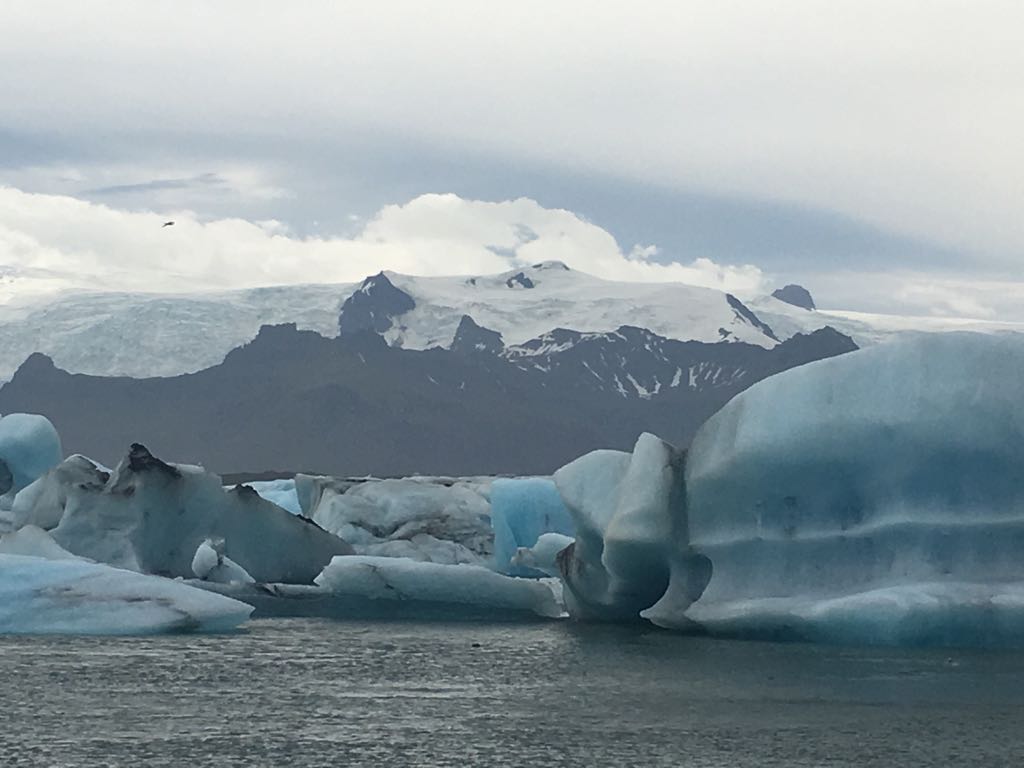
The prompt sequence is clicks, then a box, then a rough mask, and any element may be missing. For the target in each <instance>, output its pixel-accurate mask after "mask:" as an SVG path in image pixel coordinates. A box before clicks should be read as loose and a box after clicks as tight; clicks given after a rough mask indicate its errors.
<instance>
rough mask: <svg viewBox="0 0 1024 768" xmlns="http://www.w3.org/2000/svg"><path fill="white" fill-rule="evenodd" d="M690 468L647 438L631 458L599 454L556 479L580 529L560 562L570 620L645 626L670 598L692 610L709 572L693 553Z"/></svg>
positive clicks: (585, 458) (572, 465) (664, 445)
mask: <svg viewBox="0 0 1024 768" xmlns="http://www.w3.org/2000/svg"><path fill="white" fill-rule="evenodd" d="M684 462H685V453H684V452H682V451H679V450H678V449H676V448H674V447H673V446H671V445H669V444H668V443H666V442H665V441H663V440H660V439H659V438H657V437H655V436H654V435H651V434H647V433H645V434H642V435H641V436H640V437H639V439H638V440H637V442H636V446H635V447H634V449H633V452H632V453H625V452H623V451H610V450H599V451H593V452H591V453H588V454H586V455H584V456H581V457H580V458H578V459H576V460H575V461H573V462H571V463H569V464H567V465H566V466H564V467H562V468H561V469H559V470H558V471H557V472H555V475H554V480H555V485H556V486H557V487H558V491H559V493H560V494H561V495H562V498H563V500H564V501H565V504H566V506H567V507H568V509H569V512H570V514H571V515H572V517H573V520H574V522H575V528H576V541H575V543H574V544H572V545H570V546H569V547H567V548H566V549H564V550H562V551H561V553H560V554H559V556H558V564H559V568H560V572H561V576H562V581H563V584H564V586H565V602H566V607H567V608H568V610H569V614H570V615H571V616H573V617H574V618H577V619H585V620H596V621H639V620H640V612H641V611H643V610H645V609H648V608H650V607H651V606H653V605H654V604H655V603H656V602H657V601H659V600H660V599H662V598H663V596H665V597H666V599H667V600H670V601H671V602H672V604H673V605H675V606H681V605H682V604H683V603H686V605H685V606H682V607H684V608H685V607H686V606H688V605H689V603H688V602H686V601H687V599H695V598H696V596H697V595H699V594H700V591H701V590H702V589H703V586H704V583H706V580H707V577H708V565H707V563H706V562H705V561H704V559H703V558H702V557H700V556H699V555H696V554H694V553H691V552H690V551H689V549H688V547H687V538H688V537H687V529H686V514H685V510H686V502H685V486H684V483H683V468H684ZM670 582H671V585H672V586H671V589H670ZM667 590H668V592H666V591H667Z"/></svg>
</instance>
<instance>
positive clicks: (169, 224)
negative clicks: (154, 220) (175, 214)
mask: <svg viewBox="0 0 1024 768" xmlns="http://www.w3.org/2000/svg"><path fill="white" fill-rule="evenodd" d="M173 226H174V222H173V221H165V222H164V223H163V226H161V227H160V228H161V229H163V227H173Z"/></svg>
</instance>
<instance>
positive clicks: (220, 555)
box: [192, 539, 256, 584]
mask: <svg viewBox="0 0 1024 768" xmlns="http://www.w3.org/2000/svg"><path fill="white" fill-rule="evenodd" d="M192 573H194V574H195V575H196V578H197V579H202V580H203V581H213V582H217V583H218V584H233V583H236V582H237V583H239V584H254V583H255V582H256V579H254V578H253V577H252V576H250V575H249V573H248V571H246V570H245V569H244V568H243V567H242V566H240V565H239V564H238V563H236V562H235V561H234V560H232V559H231V558H229V557H227V556H225V554H224V540H223V539H206V540H205V541H204V542H203V543H202V544H200V545H199V548H198V549H197V550H196V554H195V555H194V556H193V558H192Z"/></svg>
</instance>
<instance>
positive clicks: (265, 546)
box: [17, 445, 352, 584]
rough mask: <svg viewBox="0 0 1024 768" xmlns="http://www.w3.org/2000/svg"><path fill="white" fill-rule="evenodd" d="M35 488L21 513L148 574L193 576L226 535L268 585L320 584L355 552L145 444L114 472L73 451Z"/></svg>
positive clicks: (85, 549) (80, 548)
mask: <svg viewBox="0 0 1024 768" xmlns="http://www.w3.org/2000/svg"><path fill="white" fill-rule="evenodd" d="M31 490H32V493H31V494H30V496H29V497H28V498H26V499H25V503H24V506H22V499H21V498H19V499H18V500H17V502H18V506H19V517H20V519H22V520H23V521H25V522H31V523H34V524H36V525H40V527H44V524H45V525H52V524H53V522H54V521H59V522H58V524H57V525H56V526H54V527H52V530H51V535H52V536H53V538H54V540H55V541H56V542H57V543H58V544H60V545H61V546H62V547H64V548H65V549H67V550H69V551H71V552H74V553H75V554H77V555H81V556H84V557H88V558H90V559H92V560H96V561H98V562H104V563H107V564H110V565H115V566H117V567H121V568H128V569H131V570H135V571H142V572H145V573H159V574H162V575H168V576H181V577H185V578H191V577H192V575H193V572H192V560H193V557H194V555H195V552H196V549H197V548H198V547H199V545H200V544H202V543H203V541H204V540H205V539H208V538H216V539H222V540H223V541H224V549H223V554H224V555H225V556H226V557H228V558H230V559H231V560H232V561H234V562H235V563H237V564H238V565H239V566H241V567H242V568H243V569H244V570H245V571H246V572H248V573H249V574H251V576H252V578H254V579H256V580H257V581H261V582H293V583H300V584H301V583H306V584H308V583H312V581H313V577H315V576H316V575H317V574H318V573H319V572H320V571H321V570H322V569H323V567H324V566H325V565H326V564H327V563H328V562H330V559H331V558H332V557H333V556H334V555H339V554H350V553H351V552H352V548H351V547H350V546H349V545H348V544H346V543H345V542H344V541H342V540H341V539H339V538H337V537H336V536H333V535H332V534H329V533H327V532H326V531H324V530H322V529H321V528H320V527H319V526H317V525H315V524H314V523H312V522H310V521H309V520H306V519H304V518H301V517H296V516H295V515H291V514H289V513H288V512H286V511H284V510H283V509H281V508H280V507H278V506H276V505H274V504H271V503H270V502H268V501H265V500H263V499H261V498H260V497H259V496H258V495H257V494H256V492H255V491H253V490H251V489H250V488H247V487H245V486H238V487H236V488H235V489H233V490H231V491H229V492H225V491H224V489H223V487H222V486H221V482H220V478H219V477H217V476H216V475H213V474H210V473H207V472H205V471H203V470H202V469H201V468H200V467H192V466H188V465H184V464H180V465H178V464H175V465H172V464H167V463H165V462H162V461H160V460H159V459H157V458H155V457H153V456H152V455H151V454H150V453H149V451H147V450H146V449H145V448H143V447H142V446H138V445H136V446H133V447H132V451H131V452H130V453H129V455H128V457H127V458H126V459H125V460H124V461H122V462H121V464H120V465H119V466H118V467H117V469H115V470H114V472H113V474H110V475H108V474H107V473H106V472H104V471H103V470H101V469H99V468H97V467H95V466H94V465H91V463H90V462H88V461H86V460H82V459H81V457H77V458H76V457H72V459H69V460H68V461H66V462H64V463H63V464H61V465H60V466H58V467H57V468H55V469H54V470H53V471H51V472H50V473H48V474H47V475H46V477H45V478H43V479H42V480H41V481H40V485H39V487H38V488H33V489H31ZM20 496H21V494H19V497H20Z"/></svg>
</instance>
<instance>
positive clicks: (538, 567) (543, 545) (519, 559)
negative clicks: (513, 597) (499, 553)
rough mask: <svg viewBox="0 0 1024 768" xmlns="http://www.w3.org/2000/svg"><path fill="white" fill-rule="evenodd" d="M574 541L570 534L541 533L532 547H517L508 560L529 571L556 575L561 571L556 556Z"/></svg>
mask: <svg viewBox="0 0 1024 768" xmlns="http://www.w3.org/2000/svg"><path fill="white" fill-rule="evenodd" d="M575 541H576V540H575V539H574V538H573V537H572V536H565V535H564V534H561V533H542V534H541V535H540V536H538V537H537V543H536V544H534V545H533V546H532V547H519V548H518V549H517V550H516V553H515V554H514V555H512V559H511V561H510V562H511V564H512V565H513V566H517V567H519V568H522V569H524V570H526V571H527V572H529V573H534V572H536V573H542V574H544V575H546V576H558V575H559V574H560V573H561V570H560V568H559V566H558V556H559V555H560V554H561V553H562V552H563V551H565V550H566V549H568V548H569V546H570V545H571V544H573V543H575Z"/></svg>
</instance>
